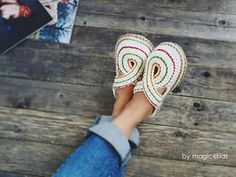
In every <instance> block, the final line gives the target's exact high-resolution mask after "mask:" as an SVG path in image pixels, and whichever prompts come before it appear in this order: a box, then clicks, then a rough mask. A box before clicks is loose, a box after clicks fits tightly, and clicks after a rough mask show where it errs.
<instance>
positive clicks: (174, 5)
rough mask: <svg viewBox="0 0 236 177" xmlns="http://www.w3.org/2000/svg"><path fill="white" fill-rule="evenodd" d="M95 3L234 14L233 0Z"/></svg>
mask: <svg viewBox="0 0 236 177" xmlns="http://www.w3.org/2000/svg"><path fill="white" fill-rule="evenodd" d="M90 2H91V0H88V1H82V2H81V3H80V6H84V5H87V4H88V3H90ZM96 2H97V3H101V4H104V5H106V4H107V3H114V4H118V5H124V4H125V5H137V4H138V5H140V6H151V7H163V8H171V9H181V10H187V11H203V12H204V11H210V12H219V13H226V14H227V13H229V14H235V8H236V5H235V1H234V0H201V3H199V2H198V1H192V0H155V1H153V0H145V1H143V0H96ZM90 4H91V3H90ZM151 9H152V8H151Z"/></svg>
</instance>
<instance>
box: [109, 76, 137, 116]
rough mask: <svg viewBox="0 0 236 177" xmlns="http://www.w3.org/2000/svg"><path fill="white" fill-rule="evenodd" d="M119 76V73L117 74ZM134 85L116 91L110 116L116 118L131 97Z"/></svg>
mask: <svg viewBox="0 0 236 177" xmlns="http://www.w3.org/2000/svg"><path fill="white" fill-rule="evenodd" d="M118 75H120V73H119V74H118ZM133 89H134V85H129V86H127V87H124V88H118V89H116V91H115V92H116V101H115V103H114V106H113V111H112V115H113V116H115V117H116V116H118V115H119V114H120V113H121V112H122V110H123V109H124V108H125V106H126V105H127V104H128V103H129V102H130V100H131V99H132V97H133Z"/></svg>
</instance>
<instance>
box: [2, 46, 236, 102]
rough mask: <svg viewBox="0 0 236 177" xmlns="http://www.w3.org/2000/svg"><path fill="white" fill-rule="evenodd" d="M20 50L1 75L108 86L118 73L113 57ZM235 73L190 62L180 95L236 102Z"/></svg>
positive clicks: (5, 60)
mask: <svg viewBox="0 0 236 177" xmlns="http://www.w3.org/2000/svg"><path fill="white" fill-rule="evenodd" d="M18 52H20V51H18ZM18 52H17V53H16V55H14V57H12V56H11V57H6V58H2V59H1V60H0V75H1V76H5V77H17V78H25V79H32V80H42V81H53V82H55V81H56V82H63V83H72V84H82V85H88V86H96V87H107V88H108V87H111V85H112V82H113V79H114V76H115V66H114V60H113V59H112V58H110V57H104V56H97V55H89V56H88V55H83V54H79V55H73V54H72V55H71V54H67V53H63V52H62V53H61V52H52V51H49V50H42V51H41V50H38V51H37V52H35V51H32V50H30V49H27V52H25V53H26V55H25V57H24V59H22V60H19V59H18V57H17V56H18V55H17V54H18ZM31 52H32V53H33V52H35V53H36V54H35V56H34V57H32V58H29V57H27V55H28V54H27V53H31ZM235 76H236V69H224V68H212V67H204V66H195V65H191V64H189V67H188V70H187V74H186V77H185V79H184V82H183V83H182V85H181V86H180V89H178V91H179V92H178V93H177V94H179V95H185V96H194V97H201V98H209V99H216V100H227V101H236V96H235V95H236V80H235ZM5 83H6V82H5ZM29 84H30V83H29ZM2 87H3V88H4V87H7V86H2Z"/></svg>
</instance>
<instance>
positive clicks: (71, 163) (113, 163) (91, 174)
mask: <svg viewBox="0 0 236 177" xmlns="http://www.w3.org/2000/svg"><path fill="white" fill-rule="evenodd" d="M112 119H113V117H112V116H98V117H97V120H96V122H95V124H94V125H93V126H92V127H90V128H89V133H88V137H87V139H86V140H85V142H84V143H83V144H82V145H81V146H80V147H79V148H78V149H77V150H76V151H75V152H74V153H73V154H72V155H71V156H70V157H69V158H68V159H67V160H66V161H65V162H64V163H63V164H62V165H61V167H59V168H58V170H57V171H56V172H55V174H54V175H53V177H123V176H124V175H125V170H126V166H127V162H128V160H129V159H130V157H131V149H132V144H134V145H135V146H134V147H136V145H138V142H139V133H138V131H137V130H135V131H134V132H133V134H132V136H131V138H130V140H128V139H127V138H126V137H125V136H124V135H123V133H122V132H121V131H120V130H119V129H118V128H117V127H115V126H114V125H113V124H111V123H110V121H111V120H112Z"/></svg>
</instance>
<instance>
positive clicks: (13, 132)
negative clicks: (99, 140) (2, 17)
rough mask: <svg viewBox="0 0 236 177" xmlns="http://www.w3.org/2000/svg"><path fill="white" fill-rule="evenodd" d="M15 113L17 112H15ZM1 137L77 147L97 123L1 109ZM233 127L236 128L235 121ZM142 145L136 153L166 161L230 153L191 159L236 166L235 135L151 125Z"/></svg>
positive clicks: (145, 125) (143, 128)
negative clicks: (211, 158) (184, 155)
mask: <svg viewBox="0 0 236 177" xmlns="http://www.w3.org/2000/svg"><path fill="white" fill-rule="evenodd" d="M14 111H15V112H14ZM0 118H1V119H0V120H1V124H0V125H1V126H0V130H1V131H0V137H2V138H4V139H9V138H10V139H18V140H19V139H20V140H22V141H33V142H40V143H46V144H55V145H63V146H68V145H69V146H73V147H77V146H79V144H81V143H82V141H83V140H84V137H85V135H86V129H87V128H88V127H89V126H90V125H91V124H92V122H94V118H92V117H83V116H75V115H60V114H59V115H58V114H52V113H50V114H49V113H43V112H36V111H27V110H13V109H8V110H5V109H2V111H1V112H0ZM233 123H234V128H235V122H233ZM139 130H140V134H141V135H140V136H141V145H140V148H139V149H138V150H136V151H135V154H139V155H146V156H152V157H158V158H164V159H166V158H167V159H177V160H183V159H182V153H184V154H200V155H203V154H204V155H205V154H217V153H220V154H227V156H228V158H227V159H223V160H220V159H217V160H209V159H207V160H202V159H200V160H199V159H191V161H198V162H201V163H209V164H218V165H219V164H222V165H229V166H236V156H235V155H236V146H235V145H236V139H235V133H234V134H232V133H224V132H219V131H209V130H205V131H201V130H194V129H189V128H183V127H175V126H174V125H172V126H168V125H157V124H152V123H150V122H147V123H143V124H141V125H140V126H139Z"/></svg>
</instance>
